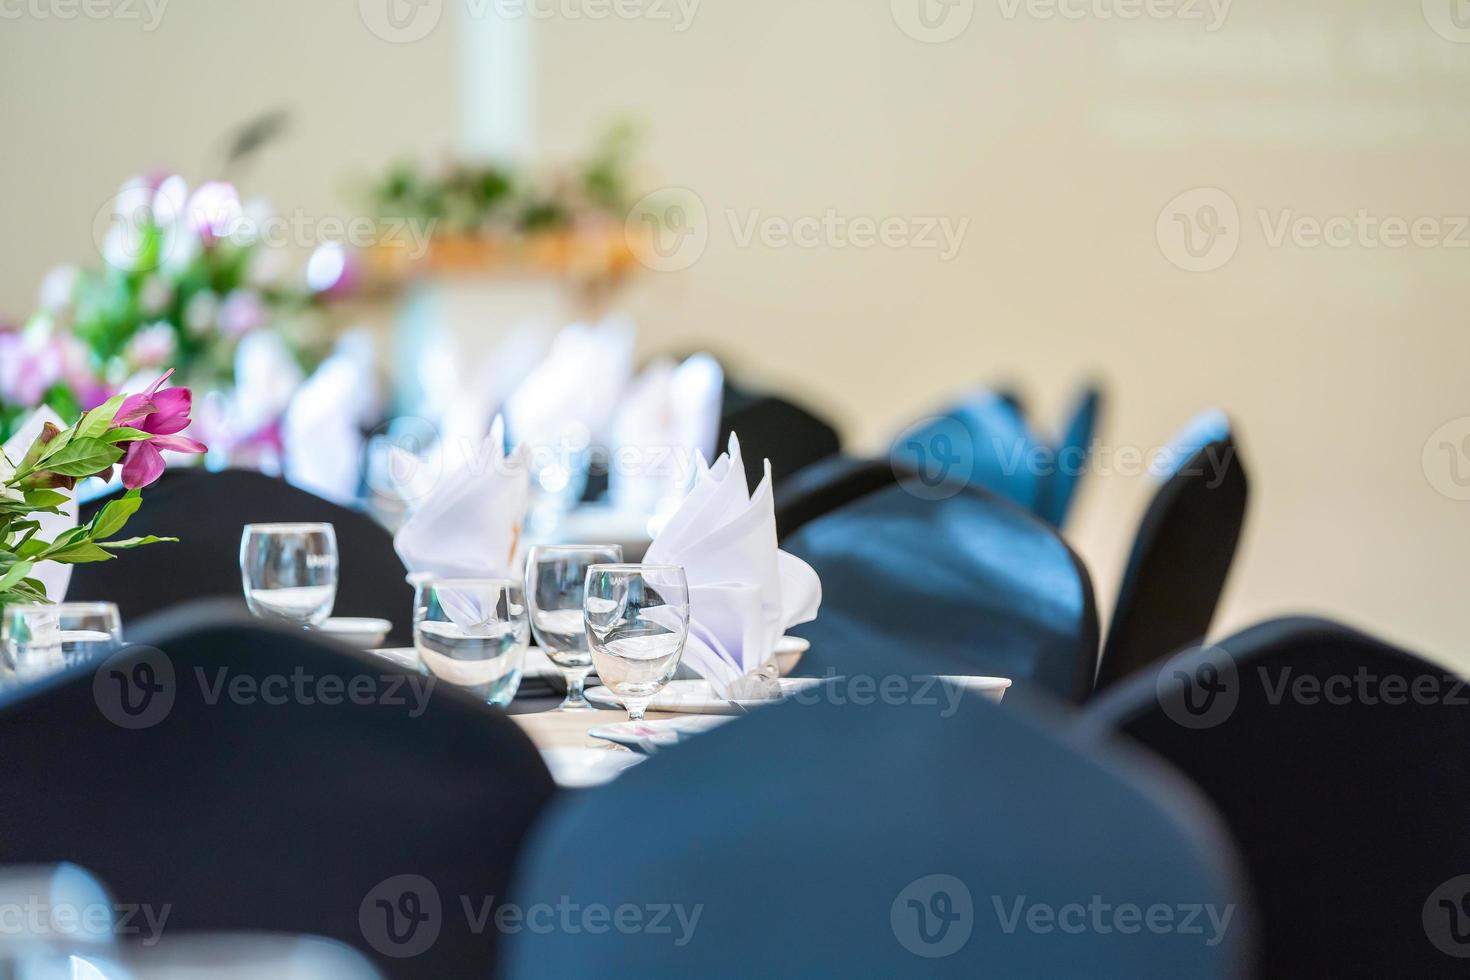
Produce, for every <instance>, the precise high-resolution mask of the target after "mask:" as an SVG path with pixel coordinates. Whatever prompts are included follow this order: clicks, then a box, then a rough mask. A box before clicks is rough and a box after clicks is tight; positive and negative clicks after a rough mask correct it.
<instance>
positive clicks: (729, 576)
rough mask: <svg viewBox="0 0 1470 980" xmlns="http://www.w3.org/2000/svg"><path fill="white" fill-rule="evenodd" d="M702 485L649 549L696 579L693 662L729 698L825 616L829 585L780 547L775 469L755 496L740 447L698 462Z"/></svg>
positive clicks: (692, 589) (689, 657) (689, 659)
mask: <svg viewBox="0 0 1470 980" xmlns="http://www.w3.org/2000/svg"><path fill="white" fill-rule="evenodd" d="M699 471H700V472H699V475H698V476H697V477H695V482H694V487H693V488H692V489H691V490H690V491H689V495H688V496H687V497H686V498H685V499H684V502H683V503H682V504H680V505H679V508H678V509H677V510H676V511H675V512H674V514H673V516H672V517H670V519H669V521H668V523H667V524H665V525H664V528H663V530H661V531H660V532H659V534H658V536H657V537H656V538H654V541H653V544H652V545H650V546H649V549H648V553H647V555H645V556H644V559H643V560H644V562H645V563H647V564H667V565H682V566H683V567H684V572H685V575H687V576H688V579H689V605H690V616H689V620H690V622H689V642H688V644H687V645H686V646H685V648H684V662H685V663H687V664H688V665H689V666H690V667H691V668H693V669H694V670H695V671H697V672H698V673H700V674H701V675H703V676H704V678H705V679H706V680H708V681H709V682H710V683H711V685H713V686H714V688H715V690H716V692H717V693H719V694H720V695H721V696H726V694H727V692H728V691H729V690H730V688H731V687H732V686H733V685H735V684H736V683H737V682H740V681H741V680H742V679H743V678H746V677H748V676H749V675H751V674H753V673H754V672H756V671H758V670H760V668H761V667H762V666H764V665H765V664H766V663H767V662H768V661H769V660H770V659H771V658H772V656H773V655H774V653H775V650H776V641H777V640H779V639H780V638H781V636H782V634H784V633H785V632H786V630H787V629H788V628H790V627H792V626H795V625H797V624H798V623H805V622H809V621H811V620H813V619H815V618H816V616H817V609H818V607H819V606H820V605H821V603H822V583H821V580H820V579H819V578H818V577H817V573H816V572H815V571H814V570H813V569H812V567H811V566H810V565H808V564H807V563H806V562H804V561H802V560H801V559H800V558H797V557H796V556H795V555H791V554H787V553H786V552H784V551H781V550H780V549H779V548H777V547H776V510H775V502H774V500H773V498H772V496H771V464H770V462H769V461H767V463H766V474H765V478H764V479H763V480H761V484H760V486H759V487H757V488H756V491H755V493H754V494H751V493H750V490H749V486H748V485H747V483H746V482H745V467H744V464H742V462H741V460H740V442H739V440H738V439H736V437H735V436H734V435H733V434H732V435H731V436H730V450H729V452H728V454H726V455H722V456H721V457H720V458H719V459H718V460H716V461H715V464H714V465H713V466H707V465H705V464H704V461H703V459H702V458H701V459H700V460H699Z"/></svg>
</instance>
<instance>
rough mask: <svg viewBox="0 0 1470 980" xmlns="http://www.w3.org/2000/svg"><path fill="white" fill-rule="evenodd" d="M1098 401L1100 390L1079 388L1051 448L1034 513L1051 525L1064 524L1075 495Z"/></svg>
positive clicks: (1084, 470) (1094, 425)
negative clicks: (1062, 428)
mask: <svg viewBox="0 0 1470 980" xmlns="http://www.w3.org/2000/svg"><path fill="white" fill-rule="evenodd" d="M1101 402H1102V393H1101V392H1100V391H1098V390H1097V389H1096V388H1088V389H1086V390H1085V391H1083V392H1082V394H1081V396H1080V397H1079V398H1078V400H1077V404H1076V406H1075V407H1074V408H1073V409H1072V414H1071V415H1070V417H1069V418H1068V421H1067V427H1066V431H1065V432H1063V433H1062V438H1061V440H1060V441H1059V442H1058V443H1057V445H1056V446H1055V448H1054V452H1055V456H1054V459H1053V466H1052V468H1051V469H1050V470H1048V471H1047V472H1046V473H1045V474H1044V475H1043V477H1042V479H1041V486H1040V489H1039V492H1038V500H1037V516H1039V517H1040V518H1041V519H1042V520H1044V521H1046V522H1047V523H1048V524H1050V525H1051V526H1052V527H1056V528H1060V527H1064V526H1066V523H1067V514H1068V513H1069V512H1070V511H1071V509H1072V502H1073V500H1074V499H1075V498H1076V496H1077V485H1078V484H1079V483H1081V482H1082V474H1083V473H1085V472H1086V471H1087V462H1088V455H1089V452H1090V450H1091V447H1092V436H1093V433H1095V432H1096V431H1097V416H1098V412H1099V410H1100V406H1101Z"/></svg>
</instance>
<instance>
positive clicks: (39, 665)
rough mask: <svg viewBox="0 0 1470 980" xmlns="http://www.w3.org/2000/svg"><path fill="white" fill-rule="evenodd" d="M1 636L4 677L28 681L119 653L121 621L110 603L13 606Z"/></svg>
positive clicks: (9, 608) (0, 627)
mask: <svg viewBox="0 0 1470 980" xmlns="http://www.w3.org/2000/svg"><path fill="white" fill-rule="evenodd" d="M0 634H3V635H0V643H3V645H4V648H5V666H6V669H7V673H10V674H12V675H13V676H14V677H15V678H16V679H17V680H21V681H28V680H33V679H35V678H38V677H44V676H46V675H47V674H52V673H55V672H57V671H59V670H64V669H66V668H67V667H72V666H75V665H76V664H79V663H87V662H89V661H94V660H101V659H103V658H105V657H109V656H111V655H112V654H113V653H116V652H117V651H118V650H120V649H122V617H121V616H120V615H119V614H118V611H117V606H115V605H113V604H112V603H110V602H63V603H58V604H55V605H51V604H44V603H38V604H34V605H32V604H19V605H11V606H6V607H5V619H4V622H3V623H0Z"/></svg>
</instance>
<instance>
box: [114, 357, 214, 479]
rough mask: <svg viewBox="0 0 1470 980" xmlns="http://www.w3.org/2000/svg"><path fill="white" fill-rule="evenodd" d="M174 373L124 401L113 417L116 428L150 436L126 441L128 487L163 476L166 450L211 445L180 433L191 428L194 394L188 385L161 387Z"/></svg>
mask: <svg viewBox="0 0 1470 980" xmlns="http://www.w3.org/2000/svg"><path fill="white" fill-rule="evenodd" d="M173 373H174V372H173V370H172V369H170V370H168V371H167V372H165V373H164V375H163V377H161V378H159V379H158V380H157V381H155V382H153V383H152V384H151V385H149V386H148V388H147V390H145V391H144V392H142V393H141V394H137V395H129V396H128V397H127V398H126V399H124V400H123V403H122V406H121V407H120V408H119V409H118V410H117V417H116V418H114V419H113V421H112V425H113V428H117V427H119V426H129V427H131V428H134V429H142V430H143V431H144V432H147V433H148V434H149V435H150V436H151V438H148V439H139V440H137V441H136V442H130V443H127V447H126V450H125V452H124V455H123V468H122V481H123V486H125V487H127V488H128V489H129V490H133V489H136V488H138V487H146V486H147V485H148V484H150V483H152V482H153V481H154V480H157V479H158V478H159V477H160V476H162V475H163V452H162V450H169V451H172V452H176V453H202V452H207V451H208V448H209V447H208V446H206V445H204V443H202V442H196V441H195V440H193V439H189V438H186V437H185V436H182V435H179V434H178V433H180V432H182V431H183V430H185V429H187V428H188V427H189V408H190V406H191V405H193V402H194V395H193V393H192V392H190V391H189V389H188V388H167V389H164V390H162V391H160V390H159V389H160V388H161V387H162V386H163V383H164V382H165V381H167V380H168V379H169V376H170V375H172V374H173Z"/></svg>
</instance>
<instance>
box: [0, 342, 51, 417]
mask: <svg viewBox="0 0 1470 980" xmlns="http://www.w3.org/2000/svg"><path fill="white" fill-rule="evenodd" d="M61 373H62V352H61V348H60V347H59V346H58V344H57V342H56V339H55V338H54V337H52V336H51V334H50V331H49V330H48V329H37V328H36V325H35V324H34V323H33V325H32V326H31V327H28V328H27V329H25V330H23V331H21V332H19V333H12V332H9V331H0V401H3V402H6V403H8V404H11V405H19V406H20V407H21V408H34V407H35V406H37V405H39V404H41V399H43V398H45V397H46V392H47V391H48V390H49V389H50V388H51V386H52V385H54V384H55V383H56V382H57V381H59V380H61Z"/></svg>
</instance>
